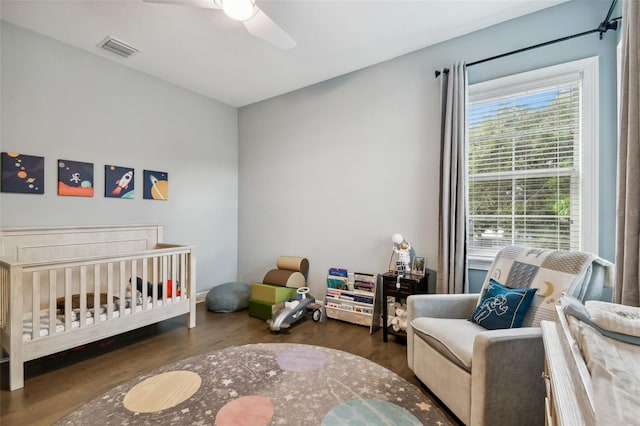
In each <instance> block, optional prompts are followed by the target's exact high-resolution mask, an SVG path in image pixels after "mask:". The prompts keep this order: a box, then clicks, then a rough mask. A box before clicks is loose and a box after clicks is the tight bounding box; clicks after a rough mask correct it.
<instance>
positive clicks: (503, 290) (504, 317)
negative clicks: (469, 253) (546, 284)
mask: <svg viewBox="0 0 640 426" xmlns="http://www.w3.org/2000/svg"><path fill="white" fill-rule="evenodd" d="M537 290H538V289H537V288H511V287H507V286H505V285H502V284H500V283H499V282H497V281H496V280H494V279H493V278H491V279H490V280H489V285H488V286H487V287H486V288H485V290H484V293H482V297H481V298H480V303H479V304H478V307H477V308H476V309H475V311H473V314H471V318H469V321H472V322H475V323H476V324H480V325H481V326H483V327H484V328H486V329H488V330H498V329H502V328H517V327H520V326H521V325H522V321H523V320H524V317H525V315H526V314H527V311H528V310H529V307H530V306H531V302H532V300H533V296H534V295H535V293H536V291H537Z"/></svg>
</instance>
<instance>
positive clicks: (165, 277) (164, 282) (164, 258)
mask: <svg viewBox="0 0 640 426" xmlns="http://www.w3.org/2000/svg"><path fill="white" fill-rule="evenodd" d="M168 267H169V258H168V256H162V284H161V286H162V289H163V292H162V303H163V305H166V304H167V280H168V279H169V277H168V273H167V269H168Z"/></svg>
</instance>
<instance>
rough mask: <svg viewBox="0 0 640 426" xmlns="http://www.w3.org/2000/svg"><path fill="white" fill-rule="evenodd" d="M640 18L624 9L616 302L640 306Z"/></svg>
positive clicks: (630, 7) (632, 6) (633, 0)
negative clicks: (639, 63)
mask: <svg viewBox="0 0 640 426" xmlns="http://www.w3.org/2000/svg"><path fill="white" fill-rule="evenodd" d="M639 21H640V15H639V12H638V1H637V0H626V1H625V2H624V6H623V9H622V30H623V33H622V86H621V88H620V95H621V96H620V101H621V102H620V140H619V144H618V206H617V207H618V215H617V219H618V222H617V229H616V288H615V292H614V301H615V302H616V303H622V304H624V305H630V306H640V281H639V280H638V278H639V277H638V272H639V271H638V270H639V268H640V247H639V241H640V240H639V238H638V236H639V234H640V132H639V131H638V122H639V121H640V108H639V106H638V102H639V101H638V96H639V93H640V82H639V81H638V80H639V78H640V68H639V67H638V61H639V59H638V49H640V39H639V37H638V32H639V31H640V25H639V23H640V22H639Z"/></svg>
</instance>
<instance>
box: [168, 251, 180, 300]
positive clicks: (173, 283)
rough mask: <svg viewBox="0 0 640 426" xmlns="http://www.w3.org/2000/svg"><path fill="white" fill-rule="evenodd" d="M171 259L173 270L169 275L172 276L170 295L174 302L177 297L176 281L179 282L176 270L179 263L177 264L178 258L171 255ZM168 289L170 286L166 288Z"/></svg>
mask: <svg viewBox="0 0 640 426" xmlns="http://www.w3.org/2000/svg"><path fill="white" fill-rule="evenodd" d="M169 259H170V260H171V269H170V271H169V274H170V276H171V291H170V293H171V300H172V301H173V299H175V297H176V280H177V277H176V269H177V267H178V266H177V263H178V262H177V258H176V256H175V255H171V256H170V257H169ZM167 284H169V283H168V282H167ZM167 287H168V285H167V286H166V287H165V289H167V290H169V289H168V288H167Z"/></svg>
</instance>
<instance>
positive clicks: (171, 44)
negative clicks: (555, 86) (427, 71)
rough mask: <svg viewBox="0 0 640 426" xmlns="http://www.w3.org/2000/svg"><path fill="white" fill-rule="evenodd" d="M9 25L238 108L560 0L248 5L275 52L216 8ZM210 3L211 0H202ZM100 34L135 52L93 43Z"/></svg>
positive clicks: (101, 9) (34, 19)
mask: <svg viewBox="0 0 640 426" xmlns="http://www.w3.org/2000/svg"><path fill="white" fill-rule="evenodd" d="M0 1H1V8H0V17H1V18H2V19H3V20H5V21H8V22H11V23H14V24H16V25H19V26H22V27H24V28H27V29H30V30H32V31H35V32H37V33H41V34H44V35H47V36H49V37H52V38H54V39H57V40H60V41H62V42H65V43H68V44H70V45H73V46H77V47H79V48H81V49H84V50H86V51H88V52H91V53H94V54H96V55H100V56H103V57H105V58H108V59H110V60H113V61H114V62H118V63H121V64H123V65H126V66H128V67H131V68H133V69H136V70H139V71H142V72H145V73H147V74H150V75H153V76H155V77H158V78H160V79H163V80H166V81H169V82H171V83H174V84H176V85H178V86H181V87H184V88H186V89H189V90H192V91H194V92H197V93H200V94H202V95H205V96H208V97H211V98H214V99H217V100H220V101H222V102H225V103H227V104H229V105H232V106H236V107H240V106H243V105H247V104H251V103H254V102H258V101H260V100H263V99H267V98H270V97H273V96H277V95H280V94H283V93H286V92H289V91H292V90H295V89H298V88H301V87H305V86H308V85H311V84H314V83H317V82H320V81H324V80H327V79H329V78H332V77H336V76H338V75H342V74H346V73H349V72H351V71H355V70H358V69H362V68H364V67H367V66H369V65H373V64H376V63H379V62H382V61H385V60H388V59H392V58H395V57H398V56H400V55H403V54H406V53H409V52H412V51H415V50H418V49H421V48H424V47H427V46H430V45H433V44H436V43H439V42H442V41H444V40H448V39H451V38H454V37H457V36H460V35H463V34H467V33H469V32H472V31H475V30H478V29H481V28H485V27H487V26H490V25H494V24H497V23H499V22H502V21H505V20H509V19H512V18H515V17H518V16H522V15H525V14H528V13H532V12H535V11H538V10H541V9H544V8H547V7H550V6H554V5H556V4H559V3H562V2H564V1H567V0H413V1H404V0H344V1H338V0H257V5H258V6H259V7H260V8H261V9H262V10H263V11H264V12H266V13H267V15H269V16H270V17H271V19H272V20H274V21H275V22H276V23H277V24H278V25H280V27H282V29H284V30H285V31H286V32H287V33H288V34H289V35H290V36H291V37H292V38H293V39H294V40H295V41H296V42H297V46H296V47H294V48H293V49H290V50H280V49H278V48H276V47H274V46H272V45H270V44H268V43H266V42H264V41H262V40H260V39H258V38H255V37H253V36H251V35H250V34H249V33H247V31H246V30H245V28H244V26H243V25H242V24H241V23H240V22H236V21H232V20H231V19H229V18H228V17H227V16H226V15H225V14H224V13H222V12H221V11H219V10H211V9H198V8H193V7H185V6H175V5H167V4H157V3H145V2H143V1H142V0H0ZM211 1H213V0H211ZM107 35H110V36H112V37H115V38H117V39H119V40H122V41H123V42H125V43H128V44H130V45H132V46H133V47H135V48H137V49H139V50H140V52H139V53H138V54H136V55H134V56H131V57H130V58H128V59H124V58H121V57H119V56H117V55H115V54H113V53H110V52H107V51H104V50H102V49H99V48H98V47H97V44H98V43H99V42H100V41H102V40H103V39H104V38H105V37H106V36H107Z"/></svg>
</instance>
